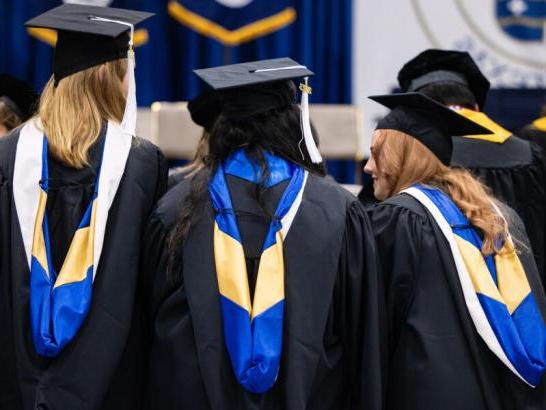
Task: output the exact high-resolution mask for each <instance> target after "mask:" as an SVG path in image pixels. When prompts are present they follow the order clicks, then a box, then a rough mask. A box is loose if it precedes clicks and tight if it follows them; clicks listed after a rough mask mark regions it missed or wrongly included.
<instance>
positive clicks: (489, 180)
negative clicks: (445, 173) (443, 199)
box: [451, 135, 546, 286]
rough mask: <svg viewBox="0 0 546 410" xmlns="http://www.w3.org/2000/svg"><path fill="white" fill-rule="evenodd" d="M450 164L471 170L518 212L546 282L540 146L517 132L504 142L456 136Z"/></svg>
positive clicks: (545, 193) (544, 174) (544, 173)
mask: <svg viewBox="0 0 546 410" xmlns="http://www.w3.org/2000/svg"><path fill="white" fill-rule="evenodd" d="M451 165H453V166H461V167H464V168H467V169H468V170H470V171H471V172H472V173H473V174H474V175H475V176H477V177H478V178H479V179H480V180H481V181H482V182H483V183H484V184H485V185H487V186H488V187H489V188H490V189H491V192H492V194H493V196H494V197H495V198H497V199H498V200H500V201H501V202H504V203H505V204H507V205H508V206H510V207H511V208H513V209H514V210H515V211H516V212H517V214H518V215H519V216H520V218H521V219H522V221H523V223H524V225H525V228H526V230H527V234H528V235H529V240H530V242H531V247H532V248H533V254H534V256H535V260H536V263H537V266H538V271H539V274H540V276H541V278H542V283H543V286H546V168H545V163H544V158H543V154H542V152H541V149H540V148H539V147H538V146H537V145H535V144H532V143H530V142H529V141H525V140H522V139H521V138H518V137H516V136H514V135H512V136H511V137H509V138H508V139H507V140H506V141H505V142H504V143H502V144H498V143H494V142H488V141H483V140H478V139H472V138H465V137H453V157H452V159H451Z"/></svg>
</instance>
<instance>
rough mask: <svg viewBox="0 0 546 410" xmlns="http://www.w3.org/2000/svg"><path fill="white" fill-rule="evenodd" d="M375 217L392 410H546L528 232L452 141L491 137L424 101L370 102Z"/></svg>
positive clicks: (543, 306) (539, 300) (545, 352)
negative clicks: (375, 115)
mask: <svg viewBox="0 0 546 410" xmlns="http://www.w3.org/2000/svg"><path fill="white" fill-rule="evenodd" d="M370 98H371V99H373V100H375V101H377V102H379V103H381V104H383V105H385V106H387V107H388V108H391V109H392V111H391V112H390V113H389V114H388V115H387V116H386V117H385V118H383V119H382V120H381V121H379V123H378V125H377V129H376V131H375V132H374V135H373V138H372V146H371V152H372V157H371V159H370V161H369V162H368V163H367V165H366V167H365V171H366V172H367V173H369V174H371V175H372V177H373V183H374V195H375V196H376V198H377V199H378V200H380V201H383V202H381V203H378V204H375V205H372V206H370V207H368V208H367V211H368V214H369V216H370V219H371V221H372V227H373V230H374V233H375V238H376V241H377V249H378V253H379V256H380V260H381V265H382V269H383V274H384V281H385V289H386V295H387V298H386V299H387V311H388V324H389V342H388V350H389V382H388V386H387V394H386V397H387V402H386V408H387V409H396V410H403V409H408V410H409V409H412V410H413V409H416V410H417V409H419V410H423V409H445V410H451V409H453V410H460V409H465V410H501V409H502V410H516V409H517V410H528V409H536V410H538V409H544V408H546V375H545V369H546V325H545V318H546V299H545V296H544V292H543V289H542V286H541V285H540V280H539V276H538V272H537V268H536V264H535V261H534V259H533V255H532V253H531V250H530V247H529V240H528V237H527V235H526V234H525V229H524V227H523V224H522V223H521V220H520V219H519V217H518V216H517V214H516V213H515V212H513V211H512V210H511V209H510V208H508V207H507V206H506V205H503V204H502V203H500V202H497V201H495V200H494V198H493V197H492V196H491V195H490V193H489V190H488V189H487V188H485V186H484V185H482V184H481V183H480V182H479V181H478V180H477V179H476V178H475V177H473V176H472V175H471V174H470V173H469V172H468V171H466V170H463V169H458V168H450V167H449V163H450V159H451V154H452V149H453V146H452V140H451V136H452V135H474V134H477V135H483V134H484V133H487V130H485V129H484V128H483V127H481V126H479V125H478V124H476V123H474V122H471V121H470V120H468V119H466V118H464V117H463V116H461V115H459V114H457V113H455V112H453V111H452V110H449V109H448V108H446V107H444V106H442V105H440V104H438V103H436V102H434V101H433V100H431V99H429V98H427V97H425V96H424V95H422V94H419V93H405V94H394V95H386V96H375V97H370Z"/></svg>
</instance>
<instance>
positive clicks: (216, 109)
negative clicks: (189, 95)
mask: <svg viewBox="0 0 546 410" xmlns="http://www.w3.org/2000/svg"><path fill="white" fill-rule="evenodd" d="M188 110H189V112H190V115H191V119H192V120H193V122H195V123H196V124H197V125H200V126H201V127H203V128H204V129H205V130H207V131H210V129H211V128H212V126H213V125H214V122H215V121H216V119H217V118H218V116H219V115H220V114H221V112H222V103H221V100H220V96H219V95H218V92H217V91H214V90H211V89H208V90H205V91H204V92H202V93H201V94H199V95H198V96H197V97H195V98H194V99H192V100H190V101H189V102H188Z"/></svg>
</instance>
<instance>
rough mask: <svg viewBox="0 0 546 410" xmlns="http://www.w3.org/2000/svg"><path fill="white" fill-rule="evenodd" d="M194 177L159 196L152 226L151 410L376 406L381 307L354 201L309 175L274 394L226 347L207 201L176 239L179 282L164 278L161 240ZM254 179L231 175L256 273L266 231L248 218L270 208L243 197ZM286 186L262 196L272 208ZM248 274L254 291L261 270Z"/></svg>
mask: <svg viewBox="0 0 546 410" xmlns="http://www.w3.org/2000/svg"><path fill="white" fill-rule="evenodd" d="M190 183H191V182H190V180H188V179H187V180H183V181H182V182H180V183H179V184H177V185H176V186H175V187H174V188H172V189H171V190H170V191H169V192H168V193H167V194H166V195H165V196H164V197H163V199H162V200H161V201H160V203H159V205H158V207H157V209H156V211H155V212H154V214H153V215H152V217H151V220H150V223H149V226H148V229H147V232H146V238H147V239H146V242H147V245H146V249H145V255H146V261H145V267H144V271H146V272H147V275H148V276H149V277H150V278H154V279H153V281H152V283H151V284H150V285H145V286H146V287H149V288H151V289H153V291H152V295H151V300H150V302H149V319H150V323H151V333H152V340H151V352H150V358H149V371H148V382H147V383H148V386H147V387H148V395H147V400H146V405H147V408H148V409H158V410H159V409H161V410H168V409H177V410H180V409H214V410H222V409H226V410H228V409H229V410H234V409H286V410H295V409H302V410H303V409H349V408H367V409H380V408H381V405H382V403H381V401H382V388H383V382H382V379H383V376H382V372H383V363H382V359H383V357H384V354H383V348H384V337H385V336H384V330H383V323H384V321H383V320H382V315H383V314H384V306H383V303H382V300H383V299H382V290H381V283H380V276H379V275H378V270H377V266H376V251H375V247H374V243H373V241H372V240H371V236H370V235H371V231H370V226H369V221H368V218H367V217H366V215H365V213H364V211H363V209H362V208H361V205H360V204H359V203H358V201H356V198H354V197H353V196H352V195H351V194H350V193H348V192H346V191H345V190H344V189H343V188H341V187H339V186H337V184H335V183H332V182H330V181H327V180H326V179H324V178H321V177H318V176H315V175H309V178H308V181H307V185H306V187H305V190H304V193H303V199H302V203H301V206H300V208H299V210H298V212H297V214H296V217H295V219H294V222H293V223H292V226H291V228H290V232H289V234H288V236H287V238H286V240H285V242H284V258H285V259H284V263H285V311H284V328H283V345H282V356H281V364H280V371H279V375H278V378H277V380H276V382H275V384H274V385H273V387H272V389H271V390H269V391H268V392H266V393H264V394H251V393H248V392H246V391H245V390H244V389H243V388H242V387H241V386H240V385H239V384H238V382H237V380H236V378H235V375H234V372H233V370H232V365H231V362H230V359H229V356H228V353H227V350H226V347H225V344H224V335H223V328H222V313H221V308H220V295H219V291H218V283H217V278H216V271H215V266H214V254H213V223H214V213H213V209H212V207H211V203H210V199H209V198H208V197H207V200H206V204H205V207H204V210H203V214H202V215H201V218H200V220H199V222H197V223H196V224H195V225H194V226H193V227H192V229H191V231H190V233H189V236H188V238H187V239H186V241H185V243H183V244H180V246H182V247H183V255H182V259H183V261H182V266H181V269H182V277H183V279H182V281H181V282H180V283H177V284H172V283H170V282H168V281H167V280H166V273H165V272H166V263H167V258H168V250H167V248H166V246H165V243H166V238H167V236H168V235H169V232H170V230H171V229H172V227H173V225H174V224H175V223H176V220H177V213H178V208H179V206H180V204H181V203H182V202H183V201H184V198H185V197H186V196H187V195H188V190H189V186H190ZM248 184H249V183H248V182H245V181H243V180H241V179H239V178H237V177H231V176H228V186H229V190H230V192H231V197H232V201H233V203H234V208H235V211H236V214H237V216H238V225H239V229H240V230H241V237H242V240H243V248H244V251H245V257H246V263H247V269H248V272H247V273H248V274H249V276H251V275H253V274H255V273H256V271H257V265H258V262H259V254H256V253H255V251H256V249H260V248H261V246H262V244H263V239H264V237H265V233H266V229H264V227H263V226H262V227H261V228H260V222H256V221H253V219H256V218H257V219H261V218H263V215H264V214H263V213H260V212H259V210H257V208H256V207H255V206H254V205H252V202H253V201H255V200H253V199H250V200H249V199H248V198H249V197H251V196H252V193H253V192H254V193H255V191H256V186H255V185H253V187H250V188H249V187H248V186H247V187H245V185H248ZM282 190H284V187H282V188H281V190H280V191H278V192H271V193H267V192H266V193H265V194H264V195H263V199H264V201H265V204H266V208H269V210H272V209H274V208H275V206H271V204H272V203H273V204H274V203H275V202H276V201H278V199H279V197H280V194H281V193H282ZM273 191H274V190H273ZM245 196H246V197H247V199H245V198H244V197H245ZM267 204H269V206H268V205H267ZM245 214H246V215H247V218H244V215H245ZM268 223H269V222H268ZM268 223H267V224H266V225H265V228H267V225H268ZM252 242H254V243H252ZM257 244H258V245H257ZM249 279H250V280H249V287H250V290H251V291H253V286H254V283H255V278H253V277H249ZM351 406H354V407H351Z"/></svg>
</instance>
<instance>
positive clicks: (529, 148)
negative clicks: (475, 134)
mask: <svg viewBox="0 0 546 410" xmlns="http://www.w3.org/2000/svg"><path fill="white" fill-rule="evenodd" d="M537 149H538V147H537V146H536V145H535V144H534V143H532V142H530V141H528V140H525V139H523V138H520V137H519V136H517V135H515V134H513V135H511V136H510V137H509V138H508V139H507V140H506V141H505V142H503V143H497V142H491V141H485V140H481V139H477V138H468V137H453V158H452V165H455V166H462V167H466V168H495V169H513V168H518V169H519V168H521V167H526V166H529V165H533V164H534V163H535V162H536V156H537Z"/></svg>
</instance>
